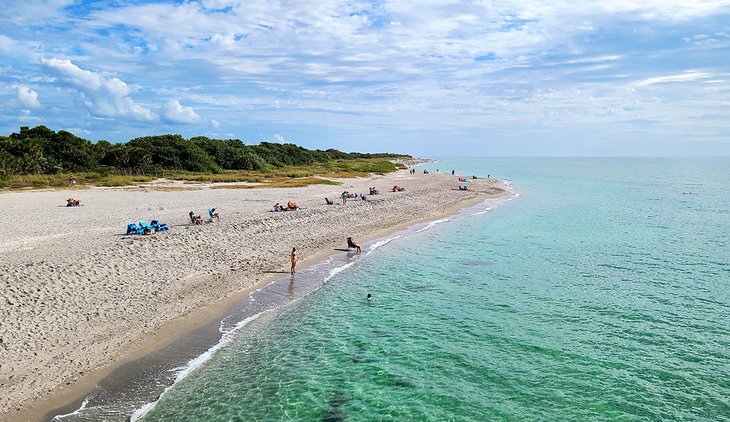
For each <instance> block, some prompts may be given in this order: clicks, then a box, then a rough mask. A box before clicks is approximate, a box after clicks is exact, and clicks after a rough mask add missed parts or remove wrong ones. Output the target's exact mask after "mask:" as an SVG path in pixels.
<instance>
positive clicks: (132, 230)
mask: <svg viewBox="0 0 730 422" xmlns="http://www.w3.org/2000/svg"><path fill="white" fill-rule="evenodd" d="M143 232H144V229H143V228H141V227H137V225H136V224H134V223H129V224H127V234H142V233H143Z"/></svg>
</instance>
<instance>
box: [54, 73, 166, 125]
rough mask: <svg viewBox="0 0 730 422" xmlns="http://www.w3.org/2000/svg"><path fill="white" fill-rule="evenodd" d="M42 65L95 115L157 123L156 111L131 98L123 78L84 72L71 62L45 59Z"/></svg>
mask: <svg viewBox="0 0 730 422" xmlns="http://www.w3.org/2000/svg"><path fill="white" fill-rule="evenodd" d="M41 63H42V64H43V65H44V66H45V67H46V69H48V70H49V71H50V72H51V73H52V74H53V75H55V76H56V77H58V78H59V79H60V80H61V81H62V82H64V83H66V84H68V85H70V86H71V87H73V88H75V89H76V90H77V92H78V93H79V97H80V98H81V101H82V103H83V104H84V106H85V107H86V109H87V110H88V111H89V113H91V115H92V116H95V117H115V118H127V119H130V120H136V121H146V122H149V121H155V120H157V116H156V115H155V114H154V113H153V112H152V111H150V110H149V109H148V108H146V107H143V106H141V105H139V104H137V103H135V102H134V101H133V100H132V99H131V98H129V93H130V89H129V87H128V86H127V84H126V83H124V82H123V81H122V80H120V79H117V78H107V77H105V76H102V75H100V74H98V73H94V72H91V71H88V70H84V69H81V68H80V67H78V66H76V65H75V64H73V63H71V61H70V60H61V59H48V60H46V59H41Z"/></svg>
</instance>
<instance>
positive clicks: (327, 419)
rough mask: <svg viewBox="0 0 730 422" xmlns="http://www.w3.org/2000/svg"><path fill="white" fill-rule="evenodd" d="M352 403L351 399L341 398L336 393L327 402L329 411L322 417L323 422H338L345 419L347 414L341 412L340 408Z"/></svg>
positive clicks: (340, 395) (341, 396)
mask: <svg viewBox="0 0 730 422" xmlns="http://www.w3.org/2000/svg"><path fill="white" fill-rule="evenodd" d="M350 401H352V397H347V396H343V395H342V394H338V393H336V394H335V396H334V397H332V400H330V402H329V410H327V414H325V415H324V416H323V417H322V421H323V422H338V421H344V420H345V419H347V413H345V412H343V411H342V409H341V407H342V406H343V405H345V404H347V403H349V402H350Z"/></svg>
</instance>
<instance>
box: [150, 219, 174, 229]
mask: <svg viewBox="0 0 730 422" xmlns="http://www.w3.org/2000/svg"><path fill="white" fill-rule="evenodd" d="M150 227H152V228H153V229H155V231H156V232H165V231H168V230H170V228H169V227H167V224H165V223H160V222H159V221H157V220H152V221H150Z"/></svg>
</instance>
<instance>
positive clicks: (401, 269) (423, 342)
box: [144, 159, 730, 421]
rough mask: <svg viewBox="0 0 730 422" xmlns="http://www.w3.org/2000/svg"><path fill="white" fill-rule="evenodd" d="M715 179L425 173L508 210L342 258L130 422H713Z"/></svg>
mask: <svg viewBox="0 0 730 422" xmlns="http://www.w3.org/2000/svg"><path fill="white" fill-rule="evenodd" d="M728 164H730V160H728V159H687V160H680V159H449V160H441V161H440V162H438V163H434V164H430V165H428V166H427V167H428V168H430V169H432V170H435V169H436V168H438V169H440V171H445V170H448V171H450V170H451V169H455V170H456V172H457V173H461V174H466V175H469V176H471V175H472V174H476V175H478V176H486V175H487V174H491V176H492V177H498V178H507V179H511V180H513V183H514V186H515V188H516V189H517V190H519V191H520V193H521V196H520V197H519V199H517V200H515V201H511V202H509V203H508V204H505V205H502V206H499V207H496V208H495V209H494V210H492V211H491V212H488V213H483V214H480V215H475V216H470V217H464V218H457V219H453V220H451V221H446V222H443V223H442V224H436V225H433V226H432V227H430V228H429V229H428V230H422V231H418V232H415V231H414V232H413V233H409V234H407V235H405V236H403V237H400V238H397V239H394V240H392V241H391V242H390V243H388V244H386V245H383V246H380V247H378V248H377V249H375V250H373V251H372V252H370V253H368V254H366V256H363V257H356V258H355V259H350V260H349V261H348V262H349V263H351V264H352V265H350V266H349V267H347V268H344V269H343V270H342V271H340V272H337V273H336V274H334V275H332V276H331V277H329V280H328V281H327V283H325V284H323V286H322V287H321V288H320V289H319V290H318V291H316V292H315V293H313V294H311V295H308V296H306V297H304V298H302V299H299V300H296V301H294V302H293V303H291V304H289V305H286V306H283V307H281V308H278V309H276V310H274V311H270V312H266V313H264V314H262V315H261V316H260V317H259V318H257V319H255V320H254V321H253V322H251V323H249V324H248V325H247V326H246V327H244V328H242V329H240V330H238V331H236V332H235V334H234V335H232V336H231V337H230V338H229V340H228V343H227V344H226V345H225V346H223V347H221V348H220V349H219V350H218V351H217V353H215V354H214V356H213V357H212V358H211V359H210V360H208V361H207V362H205V363H204V364H202V365H201V366H200V367H199V368H198V369H197V370H195V371H193V372H192V373H190V374H189V375H188V376H187V377H186V378H185V379H184V380H182V381H180V382H179V383H177V384H176V385H175V386H174V387H173V388H172V389H171V390H170V391H168V392H167V393H166V394H164V395H163V397H162V398H161V399H160V401H159V403H157V405H156V406H155V407H154V408H153V409H152V410H151V411H150V412H149V413H148V414H147V415H146V416H145V417H144V420H145V421H147V420H150V421H156V420H169V421H180V420H191V421H192V420H282V419H283V420H326V421H338V420H345V419H347V420H350V421H357V420H363V421H364V420H373V419H377V420H394V421H396V420H398V421H400V420H475V421H481V420H495V419H509V420H515V419H516V420H545V419H546V420H707V421H715V420H723V419H728V418H730V404H729V398H730V324H728V321H730V264H729V263H728V261H730V260H729V259H728V258H729V257H730V250H729V248H728V240H727V239H728V235H729V234H730V195H728V193H727V192H728V188H730V172H728V171H727V170H726V169H727V168H728ZM348 259H349V258H348ZM320 277H321V281H324V276H323V275H320ZM321 281H320V283H321ZM296 283H297V281H296V280H295V281H294V283H293V284H292V289H295V288H296ZM367 293H371V294H373V296H374V298H375V300H374V301H373V302H368V301H367V300H365V297H366V295H367Z"/></svg>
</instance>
